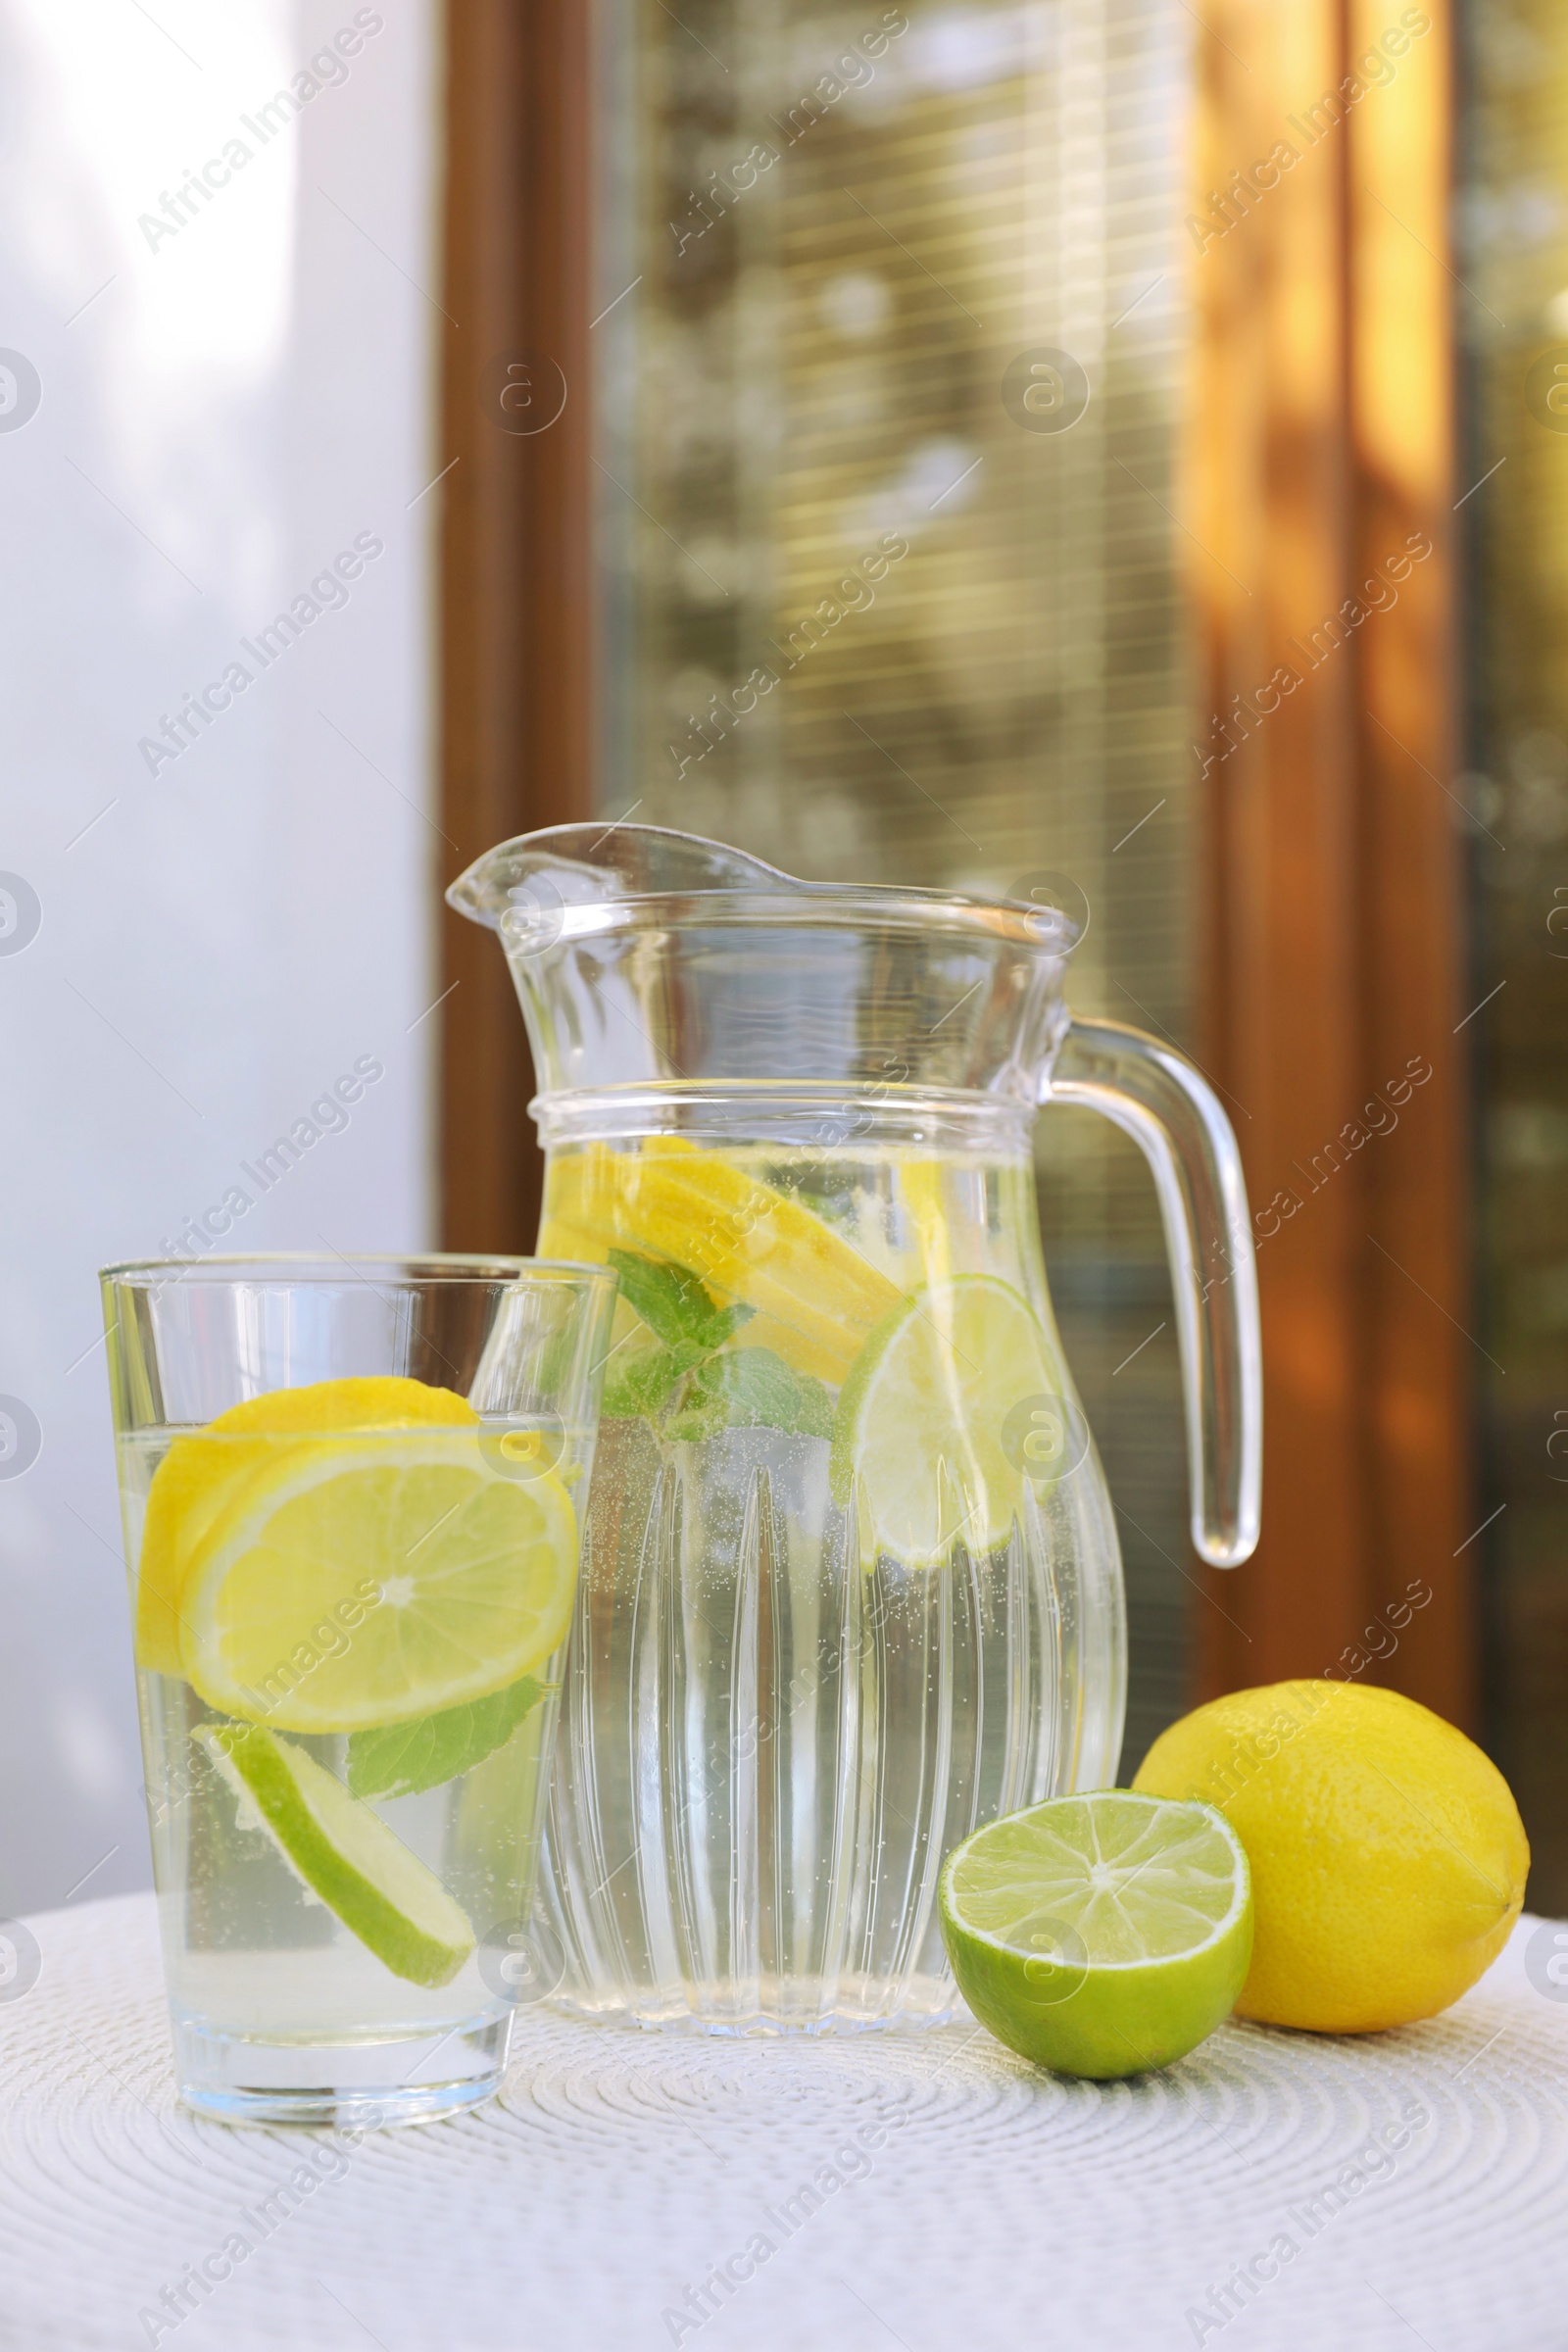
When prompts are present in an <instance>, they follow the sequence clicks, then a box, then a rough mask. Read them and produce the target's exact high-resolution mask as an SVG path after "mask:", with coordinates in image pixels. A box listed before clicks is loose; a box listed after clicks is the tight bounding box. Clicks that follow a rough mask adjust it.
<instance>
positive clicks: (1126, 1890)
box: [941, 1789, 1252, 2080]
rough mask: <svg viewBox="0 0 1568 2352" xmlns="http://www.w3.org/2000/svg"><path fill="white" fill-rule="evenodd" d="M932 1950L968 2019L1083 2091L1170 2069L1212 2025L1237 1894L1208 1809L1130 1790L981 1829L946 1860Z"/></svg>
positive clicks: (1233, 1981) (1239, 1885) (1237, 1974)
mask: <svg viewBox="0 0 1568 2352" xmlns="http://www.w3.org/2000/svg"><path fill="white" fill-rule="evenodd" d="M941 1904H942V1938H943V1941H944V1942H945V1943H946V1945H947V1947H948V1957H949V1959H950V1960H951V1961H952V1963H953V1973H954V1975H955V1977H956V1979H957V1981H958V1990H959V1991H960V1992H961V1993H962V1994H963V1997H964V1999H965V2000H966V2001H967V2002H968V2004H969V2006H970V2008H971V2009H972V2010H973V2011H974V2013H975V2016H976V2017H977V2018H978V2019H979V2020H980V2023H981V2024H982V2025H983V2026H989V2027H990V2029H991V2031H992V2033H993V2034H996V2036H997V2038H998V2040H999V2041H1005V2043H1006V2044H1007V2046H1008V2048H1009V2049H1014V2050H1017V2051H1018V2052H1019V2053H1020V2055H1021V2056H1023V2057H1025V2058H1032V2059H1033V2060H1034V2061H1035V2063H1036V2064H1037V2065H1039V2066H1050V2067H1054V2068H1055V2069H1056V2071H1057V2072H1058V2073H1059V2074H1064V2075H1090V2076H1093V2077H1095V2078H1096V2079H1098V2080H1103V2079H1105V2078H1108V2077H1111V2076H1116V2075H1136V2074H1142V2073H1143V2072H1144V2070H1145V2069H1146V2068H1148V2067H1152V2066H1169V2065H1170V2063H1171V2061H1172V2060H1173V2059H1175V2058H1182V2057H1185V2056H1186V2054H1187V2052H1188V2051H1189V2050H1191V2049H1196V2047H1197V2046H1198V2044H1199V2042H1201V2040H1202V2039H1203V2037H1204V2035H1205V2034H1212V2032H1213V2031H1214V2028H1215V2027H1216V2026H1217V2025H1218V2024H1219V2022H1220V2020H1221V2019H1222V2018H1223V2017H1225V2016H1227V2015H1228V2014H1229V2012H1230V2010H1231V2008H1232V2006H1233V2005H1234V2003H1235V2000H1236V1997H1237V1995H1238V1993H1239V1992H1240V1991H1241V1989H1242V1985H1243V1984H1244V1983H1245V1981H1246V1977H1247V1970H1248V1964H1249V1962H1250V1959H1251V1955H1252V1886H1251V1878H1250V1873H1249V1871H1248V1867H1247V1856H1246V1854H1245V1853H1244V1852H1243V1851H1242V1845H1241V1840H1240V1839H1239V1838H1238V1837H1237V1835H1236V1833H1235V1831H1234V1830H1233V1829H1232V1828H1231V1826H1230V1823H1229V1822H1228V1821H1227V1820H1226V1819H1225V1817H1224V1815H1223V1814H1221V1813H1216V1812H1215V1811H1214V1809H1213V1807H1212V1806H1211V1805H1200V1804H1174V1803H1172V1802H1170V1801H1169V1800H1168V1799H1166V1798H1164V1797H1152V1796H1140V1795H1138V1794H1136V1793H1135V1792H1134V1791H1133V1790H1132V1789H1102V1790H1100V1791H1098V1792H1097V1793H1096V1794H1094V1795H1091V1796H1057V1797H1053V1798H1052V1799H1051V1800H1050V1802H1049V1803H1047V1804H1043V1805H1033V1806H1031V1807H1030V1809H1029V1811H1028V1812H1026V1813H1011V1814H1008V1815H1007V1816H1006V1818H1005V1820H1002V1821H993V1822H988V1823H987V1824H986V1826H985V1828H984V1829H983V1830H976V1831H975V1833H974V1836H973V1837H972V1838H965V1840H964V1842H963V1843H962V1845H960V1846H958V1847H956V1849H955V1851H954V1852H953V1853H951V1854H950V1855H949V1856H948V1859H947V1861H946V1862H945V1863H944V1864H943V1867H942V1880H941Z"/></svg>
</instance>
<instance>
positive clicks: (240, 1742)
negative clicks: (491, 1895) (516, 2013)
mask: <svg viewBox="0 0 1568 2352" xmlns="http://www.w3.org/2000/svg"><path fill="white" fill-rule="evenodd" d="M191 1737H192V1738H193V1739H195V1740H200V1741H201V1744H202V1745H203V1747H204V1748H205V1749H206V1750H207V1753H208V1755H209V1756H210V1757H211V1758H212V1760H213V1762H214V1764H215V1765H216V1766H217V1768H218V1770H219V1772H220V1773H221V1775H222V1777H223V1779H224V1780H225V1781H226V1782H227V1783H228V1785H229V1787H230V1789H232V1790H233V1792H234V1794H235V1796H236V1797H238V1798H239V1800H240V1803H241V1818H242V1820H243V1819H246V1818H249V1819H251V1820H253V1821H259V1822H260V1825H261V1827H262V1828H263V1829H264V1830H265V1831H266V1832H267V1834H268V1836H269V1837H270V1838H271V1839H272V1841H273V1843H274V1844H275V1845H276V1846H277V1847H278V1849H279V1850H280V1852H281V1853H282V1854H283V1856H284V1858H285V1859H286V1860H287V1861H288V1863H289V1864H290V1865H291V1867H292V1868H293V1869H294V1870H295V1871H296V1872H297V1873H298V1874H299V1876H300V1877H301V1878H302V1879H303V1880H304V1882H305V1884H306V1886H307V1887H310V1889H311V1891H312V1892H313V1893H314V1894H317V1895H319V1897H320V1899H321V1901H322V1902H323V1903H325V1905H326V1906H327V1909H328V1910H329V1911H332V1912H334V1913H335V1914H336V1916H337V1917H338V1918H339V1919H340V1920H341V1921H342V1922H343V1925H344V1926H345V1927H346V1928H348V1929H350V1930H352V1932H353V1933H354V1934H355V1935H356V1936H358V1937H359V1939H360V1941H361V1942H362V1943H363V1944H365V1945H366V1946H367V1947H368V1949H369V1950H370V1951H372V1952H373V1953H374V1954H375V1956H376V1958H377V1959H378V1960H380V1961H383V1962H384V1963H385V1965H386V1966H387V1967H388V1968H389V1969H390V1970H391V1971H392V1974H393V1975H394V1976H395V1977H402V1978H404V1979H405V1980H406V1981H407V1982H408V1983H409V1984H411V1985H449V1984H450V1983H451V1982H452V1979H453V1978H454V1977H455V1976H456V1975H457V1973H458V1971H459V1969H460V1968H461V1967H462V1966H463V1963H464V1962H465V1960H466V1959H467V1957H468V1954H469V1953H470V1952H471V1951H472V1950H473V1948H474V1936H473V1929H472V1927H471V1926H470V1925H469V1922H468V1916H467V1914H466V1912H465V1911H463V1910H461V1909H460V1908H459V1906H458V1904H457V1903H455V1902H454V1901H453V1899H452V1897H451V1895H450V1894H448V1892H447V1890H446V1888H445V1887H443V1886H442V1884H441V1882H440V1880H439V1879H438V1878H437V1877H436V1875H435V1873H434V1871H433V1870H429V1869H427V1868H426V1867H425V1865H424V1864H423V1863H422V1862H421V1861H420V1860H419V1857H418V1855H417V1854H411V1853H410V1851H409V1849H408V1847H407V1846H406V1845H405V1844H404V1843H403V1840H402V1839H401V1838H397V1837H394V1835H393V1833H392V1832H391V1831H390V1830H389V1829H388V1828H387V1826H386V1823H385V1822H384V1821H382V1820H381V1818H380V1816H379V1815H378V1814H376V1813H373V1812H372V1811H371V1809H370V1807H369V1806H368V1805H365V1804H362V1803H361V1802H360V1800H359V1799H358V1797H354V1796H351V1795H350V1794H349V1792H348V1790H347V1789H345V1788H344V1786H343V1784H342V1782H341V1781H338V1780H334V1779H333V1777H332V1775H331V1774H330V1773H329V1772H328V1771H327V1770H326V1769H325V1767H324V1766H323V1765H320V1764H318V1762H317V1761H316V1758H315V1757H314V1756H312V1755H309V1754H307V1752H306V1750H305V1749H304V1748H303V1747H296V1746H295V1745H294V1742H293V1741H292V1740H278V1739H275V1738H274V1737H273V1735H272V1734H271V1733H270V1732H269V1731H264V1730H263V1729H262V1728H261V1726H260V1725H255V1724H252V1725H246V1726H245V1727H244V1728H243V1729H242V1728H241V1726H240V1725H238V1724H235V1723H203V1724H198V1725H197V1727H196V1730H195V1731H194V1732H193V1734H192V1735H191Z"/></svg>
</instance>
